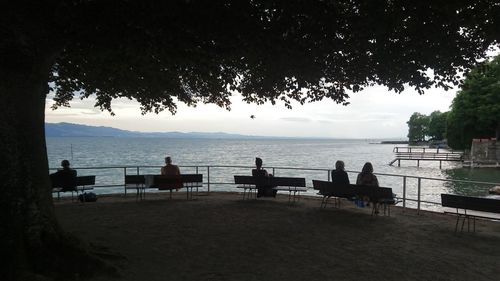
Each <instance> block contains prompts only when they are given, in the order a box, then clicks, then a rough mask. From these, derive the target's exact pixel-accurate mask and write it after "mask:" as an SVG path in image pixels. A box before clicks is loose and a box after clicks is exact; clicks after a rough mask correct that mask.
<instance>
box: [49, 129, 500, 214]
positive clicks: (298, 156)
mask: <svg viewBox="0 0 500 281" xmlns="http://www.w3.org/2000/svg"><path fill="white" fill-rule="evenodd" d="M393 147H394V145H387V144H371V143H369V142H368V141H365V140H309V139H306V140H304V139H261V140H255V139H238V140H228V139H163V138H112V137H110V138H102V137H81V138H80V137H78V138H73V137H72V138H47V151H48V157H49V166H50V167H51V168H57V167H59V164H60V162H61V160H62V159H68V160H70V161H71V163H72V166H73V167H74V168H77V169H78V168H80V169H78V174H79V175H86V174H89V175H96V176H97V177H96V184H97V185H123V178H124V168H113V169H82V168H84V167H114V166H118V167H123V166H161V165H163V164H164V160H163V159H164V157H165V155H170V156H172V159H173V162H174V164H177V165H179V166H181V172H184V173H195V172H196V168H194V167H183V166H199V168H198V172H199V173H203V174H204V181H207V176H208V169H207V166H221V165H227V166H248V168H223V167H220V168H217V167H211V168H210V171H209V172H210V182H212V184H211V185H210V189H211V190H216V191H235V190H236V189H235V186H234V184H231V183H232V182H233V178H232V176H233V175H235V174H240V175H246V174H247V175H249V174H250V166H253V163H254V159H255V157H261V158H262V159H263V160H264V166H266V167H267V169H268V170H269V171H270V172H272V171H273V169H272V167H280V168H279V169H274V173H275V175H276V176H298V177H306V179H307V185H308V186H312V182H311V180H312V179H321V180H327V179H328V171H308V170H291V169H282V168H286V167H293V168H307V169H311V168H315V169H333V167H334V164H335V161H336V160H343V161H344V162H345V164H346V170H348V171H349V177H350V180H351V182H355V180H356V176H357V173H358V172H359V171H360V170H361V168H362V167H363V164H364V163H365V162H367V161H370V162H372V164H373V166H374V169H375V173H379V175H378V178H379V182H380V184H381V186H387V187H392V188H393V190H394V192H396V193H397V194H398V195H399V196H402V192H403V190H402V186H403V181H404V179H403V177H397V176H388V175H381V174H394V175H407V176H419V177H426V178H438V179H459V180H475V181H484V182H495V183H500V170H499V169H464V168H461V165H460V163H456V162H443V166H442V169H439V162H426V161H421V162H420V167H417V166H416V161H402V164H401V167H397V166H389V165H388V163H389V162H391V160H393V159H394V154H393V151H392V150H393ZM126 170H127V174H136V173H137V168H128V169H126ZM139 173H140V174H158V173H159V168H157V167H154V168H140V170H139ZM213 182H218V183H225V184H213ZM406 186H407V191H406V193H407V194H406V196H407V198H414V199H416V198H417V194H418V190H417V186H418V180H417V179H414V178H407V179H406ZM491 186H492V185H491V184H489V185H488V184H487V185H482V184H470V183H451V182H445V181H440V180H428V179H422V180H421V188H422V189H421V196H422V199H423V200H425V201H431V202H439V201H440V199H439V194H441V193H445V192H446V193H454V194H464V195H475V196H486V195H487V191H488V189H489V188H490V187H491ZM207 187H208V186H206V185H205V189H206V188H207ZM118 192H123V186H121V187H107V188H96V193H118ZM308 193H309V194H311V195H312V194H315V192H314V191H313V190H311V191H309V192H308ZM408 205H409V206H412V203H410V202H409V203H408ZM422 207H424V208H431V209H432V208H434V207H433V205H431V204H427V205H426V204H424V205H423V206H422Z"/></svg>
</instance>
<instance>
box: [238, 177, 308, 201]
mask: <svg viewBox="0 0 500 281" xmlns="http://www.w3.org/2000/svg"><path fill="white" fill-rule="evenodd" d="M259 181H265V182H259ZM234 183H235V184H236V185H237V186H236V188H241V189H243V199H245V198H250V197H253V198H257V186H259V185H270V186H273V190H276V191H288V201H289V202H295V201H296V200H297V199H298V198H300V197H299V195H300V192H305V191H307V188H306V179H305V178H295V177H269V178H259V177H253V176H236V175H235V176H234Z"/></svg>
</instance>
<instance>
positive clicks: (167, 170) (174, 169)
mask: <svg viewBox="0 0 500 281" xmlns="http://www.w3.org/2000/svg"><path fill="white" fill-rule="evenodd" d="M165 164H166V165H165V166H163V167H161V175H162V176H177V175H180V174H181V171H180V170H179V166H177V165H173V164H172V158H171V157H170V156H167V157H165Z"/></svg>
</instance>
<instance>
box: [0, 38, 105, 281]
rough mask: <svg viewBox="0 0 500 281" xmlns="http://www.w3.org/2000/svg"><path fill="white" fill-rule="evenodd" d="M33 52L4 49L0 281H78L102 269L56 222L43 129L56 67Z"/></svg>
mask: <svg viewBox="0 0 500 281" xmlns="http://www.w3.org/2000/svg"><path fill="white" fill-rule="evenodd" d="M31 46H33V48H30V47H29V46H28V47H27V44H25V42H22V43H20V44H11V46H9V45H7V44H4V45H3V46H1V47H2V48H0V60H1V61H0V62H1V63H0V95H1V103H0V141H1V143H0V155H1V157H0V164H1V169H0V176H1V177H0V179H1V180H0V188H1V189H0V220H1V224H0V230H1V232H0V233H1V234H0V235H1V237H0V245H1V249H2V250H1V254H0V255H2V256H4V257H3V258H2V261H3V262H2V271H5V272H2V273H3V274H2V280H18V279H33V277H35V276H47V277H52V278H59V277H61V276H66V277H68V275H69V276H75V274H78V273H79V272H85V271H89V272H93V270H89V266H90V267H91V268H95V267H96V265H99V264H100V263H99V261H98V260H96V259H92V258H89V257H90V256H89V255H88V254H87V253H86V251H85V250H84V249H85V247H82V246H81V245H79V244H78V240H77V239H73V238H71V237H69V236H67V235H66V234H64V232H63V231H62V230H61V228H60V226H59V224H58V222H57V220H56V217H55V213H54V205H53V202H52V193H51V186H50V182H49V177H48V161H47V152H46V144H45V126H44V123H45V120H44V119H45V118H44V111H45V98H46V94H47V92H48V77H49V74H50V71H51V66H52V63H53V61H52V59H51V57H52V56H51V55H46V54H44V53H42V52H41V51H40V50H41V48H40V47H39V46H38V44H32V45H31ZM4 278H5V279H4Z"/></svg>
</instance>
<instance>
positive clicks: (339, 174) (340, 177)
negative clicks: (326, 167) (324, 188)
mask: <svg viewBox="0 0 500 281" xmlns="http://www.w3.org/2000/svg"><path fill="white" fill-rule="evenodd" d="M332 182H333V184H334V185H337V186H344V185H349V183H350V182H349V176H348V175H347V173H346V171H345V165H344V161H341V160H339V161H337V162H335V170H333V171H332Z"/></svg>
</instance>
